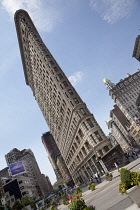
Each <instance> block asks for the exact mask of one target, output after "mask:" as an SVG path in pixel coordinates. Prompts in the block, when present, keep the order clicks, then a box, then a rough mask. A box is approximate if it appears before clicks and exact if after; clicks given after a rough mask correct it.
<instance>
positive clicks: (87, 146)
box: [85, 141, 91, 150]
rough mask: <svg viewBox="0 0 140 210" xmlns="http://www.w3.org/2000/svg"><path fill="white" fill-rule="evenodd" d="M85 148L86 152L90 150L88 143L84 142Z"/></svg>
mask: <svg viewBox="0 0 140 210" xmlns="http://www.w3.org/2000/svg"><path fill="white" fill-rule="evenodd" d="M85 147H86V148H87V150H90V148H91V147H90V144H89V143H88V141H86V142H85Z"/></svg>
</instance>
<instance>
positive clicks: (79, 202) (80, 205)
mask: <svg viewBox="0 0 140 210" xmlns="http://www.w3.org/2000/svg"><path fill="white" fill-rule="evenodd" d="M84 207H85V201H84V200H83V199H82V198H81V199H77V198H76V197H74V198H73V200H72V202H71V203H70V204H69V205H68V208H69V209H70V210H80V209H84Z"/></svg>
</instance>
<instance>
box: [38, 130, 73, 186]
mask: <svg viewBox="0 0 140 210" xmlns="http://www.w3.org/2000/svg"><path fill="white" fill-rule="evenodd" d="M41 138H42V143H43V144H44V147H45V148H46V151H47V153H48V157H49V160H50V163H51V164H52V167H53V169H54V172H55V174H56V177H57V180H59V179H63V180H64V183H65V184H66V185H68V186H73V185H74V182H73V179H72V177H71V175H70V172H69V170H68V168H67V166H66V164H65V161H64V160H63V157H62V155H61V154H60V151H59V149H58V146H57V144H56V142H55V140H54V138H53V136H52V134H51V133H50V132H47V133H44V134H43V135H42V137H41Z"/></svg>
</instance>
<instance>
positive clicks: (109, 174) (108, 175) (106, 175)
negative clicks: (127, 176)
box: [105, 172, 113, 177]
mask: <svg viewBox="0 0 140 210" xmlns="http://www.w3.org/2000/svg"><path fill="white" fill-rule="evenodd" d="M105 177H113V175H112V173H108V172H106V173H105Z"/></svg>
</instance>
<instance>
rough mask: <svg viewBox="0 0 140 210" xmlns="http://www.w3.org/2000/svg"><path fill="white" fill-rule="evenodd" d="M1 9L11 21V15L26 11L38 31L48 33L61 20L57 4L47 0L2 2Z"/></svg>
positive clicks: (7, 0) (8, 0) (10, 0)
mask: <svg viewBox="0 0 140 210" xmlns="http://www.w3.org/2000/svg"><path fill="white" fill-rule="evenodd" d="M1 4H2V6H3V8H4V9H5V10H6V11H7V12H8V14H9V15H10V17H12V19H13V15H14V13H15V12H16V10H18V9H24V10H26V11H27V12H28V13H29V15H30V16H31V18H32V19H33V21H34V22H35V25H36V27H37V28H38V29H40V30H42V31H47V32H50V31H52V29H53V28H54V26H55V25H56V24H57V23H58V21H60V20H61V12H59V10H58V8H57V4H54V3H50V1H49V0H46V1H45V2H44V1H43V0H2V1H1Z"/></svg>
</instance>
